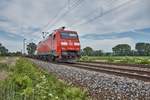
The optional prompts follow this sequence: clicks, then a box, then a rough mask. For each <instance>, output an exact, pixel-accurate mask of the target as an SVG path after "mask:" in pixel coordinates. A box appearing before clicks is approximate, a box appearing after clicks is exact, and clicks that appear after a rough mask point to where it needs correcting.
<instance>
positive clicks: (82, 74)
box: [31, 59, 150, 100]
mask: <svg viewBox="0 0 150 100" xmlns="http://www.w3.org/2000/svg"><path fill="white" fill-rule="evenodd" d="M31 61H33V63H35V64H37V65H38V66H40V67H42V68H44V69H46V70H47V71H48V72H50V73H54V74H56V75H57V76H58V77H59V78H61V79H64V80H65V81H67V82H69V83H72V84H77V85H79V86H82V87H84V88H87V89H88V91H89V93H90V95H91V98H92V99H93V100H150V82H143V81H140V80H136V79H130V78H127V77H121V76H115V75H109V74H105V73H100V72H94V71H88V70H84V69H79V68H74V67H69V66H64V65H60V64H51V63H47V62H43V61H39V60H33V59H31Z"/></svg>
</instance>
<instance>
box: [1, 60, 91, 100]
mask: <svg viewBox="0 0 150 100" xmlns="http://www.w3.org/2000/svg"><path fill="white" fill-rule="evenodd" d="M11 71H12V72H11V74H10V76H9V78H8V79H7V80H5V81H2V82H0V96H1V95H2V96H1V97H0V100H2V99H5V100H10V98H11V100H87V99H88V98H87V97H86V91H81V89H79V88H76V87H72V86H68V85H67V84H65V83H64V82H62V81H59V80H58V79H56V77H55V76H54V75H49V74H48V73H47V72H45V71H44V70H42V69H38V68H37V67H36V65H34V64H33V63H32V62H30V61H28V60H26V59H20V60H18V61H17V63H16V65H15V66H14V67H13V69H12V70H11Z"/></svg>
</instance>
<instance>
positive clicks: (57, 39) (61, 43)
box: [37, 27, 80, 61]
mask: <svg viewBox="0 0 150 100" xmlns="http://www.w3.org/2000/svg"><path fill="white" fill-rule="evenodd" d="M37 56H38V58H40V59H45V60H53V61H55V60H56V61H75V60H76V59H78V58H79V57H80V42H79V37H78V34H77V32H76V31H70V30H65V29H64V27H62V28H60V29H56V30H55V31H54V32H53V33H52V34H50V35H49V36H48V37H47V38H46V39H44V40H43V41H40V42H39V44H38V45H37Z"/></svg>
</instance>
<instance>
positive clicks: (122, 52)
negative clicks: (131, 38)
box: [112, 44, 131, 56]
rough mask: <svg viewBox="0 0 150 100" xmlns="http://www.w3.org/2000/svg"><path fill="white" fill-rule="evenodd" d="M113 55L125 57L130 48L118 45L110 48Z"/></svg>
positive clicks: (125, 45)
mask: <svg viewBox="0 0 150 100" xmlns="http://www.w3.org/2000/svg"><path fill="white" fill-rule="evenodd" d="M112 50H113V53H114V55H118V56H127V55H129V54H130V52H131V46H130V45H128V44H118V45H117V46H115V47H113V48H112Z"/></svg>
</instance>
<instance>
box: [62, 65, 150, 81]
mask: <svg viewBox="0 0 150 100" xmlns="http://www.w3.org/2000/svg"><path fill="white" fill-rule="evenodd" d="M63 65H66V66H71V67H77V68H81V69H86V70H92V71H96V72H103V73H107V74H113V75H118V76H124V77H129V78H133V79H138V80H142V81H147V82H150V70H145V69H144V68H143V70H142V68H141V70H139V69H138V67H137V69H136V67H133V69H131V68H132V66H128V67H126V66H124V67H123V66H117V67H116V66H115V67H114V66H111V65H107V64H99V65H98V64H93V63H72V64H64V63H63ZM129 67H131V68H129Z"/></svg>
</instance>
